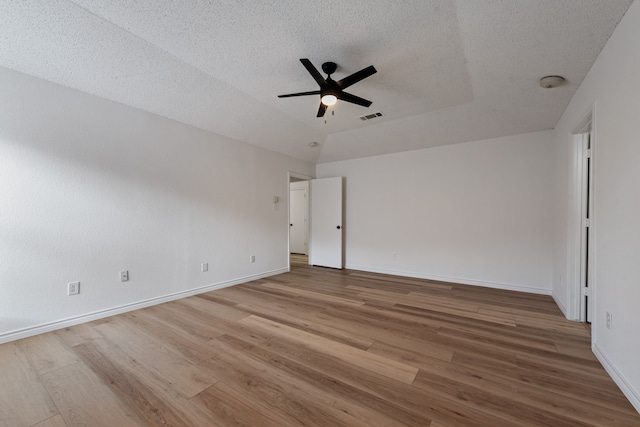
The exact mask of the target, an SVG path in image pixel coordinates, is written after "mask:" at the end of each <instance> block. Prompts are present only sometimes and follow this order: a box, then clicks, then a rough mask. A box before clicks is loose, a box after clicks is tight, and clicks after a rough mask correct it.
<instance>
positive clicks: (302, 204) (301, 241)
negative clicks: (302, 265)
mask: <svg viewBox="0 0 640 427" xmlns="http://www.w3.org/2000/svg"><path fill="white" fill-rule="evenodd" d="M289 209H290V210H289V252H291V253H293V254H305V255H306V254H307V190H306V189H305V188H296V189H291V191H290V192H289Z"/></svg>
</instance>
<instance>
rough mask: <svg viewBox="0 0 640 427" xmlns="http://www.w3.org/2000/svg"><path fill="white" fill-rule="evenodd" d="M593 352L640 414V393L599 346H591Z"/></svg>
mask: <svg viewBox="0 0 640 427" xmlns="http://www.w3.org/2000/svg"><path fill="white" fill-rule="evenodd" d="M591 349H592V350H593V354H595V355H596V357H597V358H598V360H599V361H600V363H601V364H602V366H603V367H604V369H605V371H607V373H608V374H609V376H610V377H611V378H612V379H613V381H614V382H615V383H616V384H617V385H618V387H620V390H622V393H624V395H625V396H626V397H627V399H629V402H631V404H632V405H633V407H634V408H635V409H636V411H638V413H640V393H638V392H637V391H636V390H635V389H634V388H633V386H632V385H631V384H629V382H628V381H627V379H626V378H625V377H624V375H622V374H621V373H620V371H618V369H616V367H615V366H614V365H613V363H611V361H610V360H609V358H608V357H607V356H606V355H605V354H604V352H603V351H602V349H601V348H600V347H598V345H597V344H593V345H592V346H591Z"/></svg>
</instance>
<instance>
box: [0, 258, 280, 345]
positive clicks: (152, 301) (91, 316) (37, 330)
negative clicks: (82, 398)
mask: <svg viewBox="0 0 640 427" xmlns="http://www.w3.org/2000/svg"><path fill="white" fill-rule="evenodd" d="M287 271H288V269H287V268H281V269H277V270H272V271H267V272H264V273H260V274H255V275H251V276H245V277H240V278H237V279H233V280H227V281H224V282H219V283H214V284H212V285H206V286H201V287H199V288H194V289H189V290H186V291H181V292H176V293H173V294H168V295H164V296H161V297H155V298H149V299H147V300H143V301H137V302H134V303H131V304H124V305H121V306H118V307H112V308H108V309H105V310H99V311H94V312H92V313H87V314H82V315H80V316H74V317H69V318H67V319H62V320H56V321H54V322H48V323H43V324H40V325H36V326H30V327H28V328H23V329H18V330H15V331H10V332H6V333H3V334H0V344H3V343H7V342H10V341H15V340H19V339H22V338H27V337H31V336H33V335H38V334H43V333H45V332H51V331H55V330H57V329H62V328H67V327H69V326H73V325H78V324H80V323H85V322H90V321H92V320H98V319H103V318H105V317H109V316H113V315H116V314H121V313H126V312H128V311H133V310H138V309H141V308H145V307H149V306H152V305H157V304H162V303H164V302H169V301H174V300H177V299H181V298H186V297H190V296H193V295H198V294H202V293H205V292H210V291H214V290H216V289H222V288H227V287H229V286H234V285H239V284H241V283H246V282H250V281H252V280H258V279H262V278H264V277H269V276H275V275H277V274H282V273H286V272H287Z"/></svg>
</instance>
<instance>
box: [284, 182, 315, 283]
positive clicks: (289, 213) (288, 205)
mask: <svg viewBox="0 0 640 427" xmlns="http://www.w3.org/2000/svg"><path fill="white" fill-rule="evenodd" d="M291 178H295V179H297V180H302V181H310V180H312V179H313V177H312V176H309V175H304V174H301V173H297V172H292V171H289V172H287V271H291V227H290V226H289V224H291V192H290V186H289V184H291ZM310 196H311V195H310V190H309V191H307V239H308V240H307V255H308V252H309V250H310V249H309V247H310V244H309V242H310V240H311V231H310V229H309V223H310V218H309V199H310V198H311V197H310Z"/></svg>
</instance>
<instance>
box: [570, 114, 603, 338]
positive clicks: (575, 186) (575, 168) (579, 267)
mask: <svg viewBox="0 0 640 427" xmlns="http://www.w3.org/2000/svg"><path fill="white" fill-rule="evenodd" d="M585 133H590V147H589V149H590V153H591V154H590V158H589V169H588V171H587V170H585V167H586V161H585V154H584V136H583V135H584V134H585ZM571 137H572V139H571V144H572V147H571V151H570V156H571V157H570V160H571V170H572V175H571V181H570V188H569V191H570V196H572V197H570V200H571V203H570V206H569V218H568V224H567V225H568V227H567V232H568V245H567V253H568V257H567V261H568V263H567V267H568V271H567V283H568V289H567V290H568V293H569V313H567V317H568V318H569V319H571V320H576V321H579V322H586V321H587V320H590V321H595V320H596V317H595V314H596V313H597V310H596V304H597V298H596V293H597V287H596V274H595V273H596V249H595V248H596V212H595V197H596V194H595V177H596V174H595V172H596V170H595V169H596V161H595V159H596V126H595V104H594V105H593V106H592V107H591V108H590V109H589V110H588V111H587V112H586V113H585V114H584V115H583V117H582V119H581V120H579V122H578V125H577V126H576V127H575V129H574V131H573V132H572V134H571ZM587 172H588V174H589V176H587ZM587 194H588V196H586V195H587ZM585 197H588V199H587V200H588V204H589V206H588V208H586V209H588V212H589V227H588V228H585V226H584V219H585V210H586V209H585V207H586V203H587V200H585ZM585 238H586V241H588V247H587V251H586V253H585V249H584V245H585ZM585 255H586V257H585ZM585 258H586V259H585ZM585 270H586V274H585ZM585 280H586V283H587V284H588V298H587V301H585V298H584V293H583V283H584V282H585ZM587 304H588V307H587ZM587 312H588V315H589V319H587ZM594 335H595V328H593V329H592V338H593V339H595V336H594Z"/></svg>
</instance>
